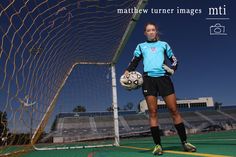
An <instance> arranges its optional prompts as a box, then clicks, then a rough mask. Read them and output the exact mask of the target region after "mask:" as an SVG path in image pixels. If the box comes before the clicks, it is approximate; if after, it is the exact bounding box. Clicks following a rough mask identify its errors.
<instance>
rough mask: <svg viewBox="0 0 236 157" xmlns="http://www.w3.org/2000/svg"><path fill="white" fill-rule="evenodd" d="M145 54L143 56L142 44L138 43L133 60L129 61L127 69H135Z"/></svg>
mask: <svg viewBox="0 0 236 157" xmlns="http://www.w3.org/2000/svg"><path fill="white" fill-rule="evenodd" d="M142 58H143V56H142V51H141V46H140V45H138V46H137V47H136V49H135V51H134V57H133V59H132V60H131V62H130V63H129V65H128V67H127V69H126V71H128V72H130V71H134V70H135V69H136V68H137V66H138V64H139V62H140V61H141V60H142Z"/></svg>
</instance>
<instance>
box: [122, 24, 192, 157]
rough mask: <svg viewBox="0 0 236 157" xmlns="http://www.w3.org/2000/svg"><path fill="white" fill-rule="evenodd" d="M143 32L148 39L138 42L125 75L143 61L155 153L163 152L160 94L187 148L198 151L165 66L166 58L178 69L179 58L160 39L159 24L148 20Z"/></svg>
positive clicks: (143, 87) (144, 86)
mask: <svg viewBox="0 0 236 157" xmlns="http://www.w3.org/2000/svg"><path fill="white" fill-rule="evenodd" d="M144 35H145V36H146V37H147V41H146V42H144V43H140V44H138V45H137V47H136V49H135V51H134V57H133V59H132V61H131V62H130V64H129V66H128V68H127V69H126V71H125V73H124V74H125V75H126V76H128V73H129V72H130V71H134V70H135V69H136V67H137V65H138V63H139V61H140V60H143V65H144V74H143V81H144V82H143V86H142V90H143V95H144V97H145V99H146V102H147V105H148V111H149V123H150V129H151V134H152V137H153V140H154V142H155V144H156V146H155V147H154V150H153V154H154V155H161V154H163V150H162V145H161V138H160V131H159V126H158V117H157V96H162V98H163V100H164V101H165V103H166V105H167V107H168V109H169V111H170V113H171V116H172V119H173V122H174V125H175V128H176V130H177V132H178V135H179V137H180V140H181V142H182V145H183V148H184V150H185V151H188V152H195V151H196V147H195V146H193V145H192V144H190V143H189V142H187V135H186V131H185V126H184V123H183V120H182V117H181V115H180V113H179V112H178V109H177V104H176V96H175V91H174V86H173V84H172V81H171V79H170V77H169V75H170V73H168V72H167V70H165V69H164V68H163V64H164V63H165V57H167V58H168V59H169V60H170V61H171V63H172V69H173V70H174V71H175V70H176V69H177V65H178V61H177V59H176V57H175V56H174V54H173V52H172V49H171V48H170V46H169V45H168V43H166V42H164V41H160V40H159V35H158V27H157V25H156V24H155V23H152V22H149V23H147V24H146V25H145V26H144Z"/></svg>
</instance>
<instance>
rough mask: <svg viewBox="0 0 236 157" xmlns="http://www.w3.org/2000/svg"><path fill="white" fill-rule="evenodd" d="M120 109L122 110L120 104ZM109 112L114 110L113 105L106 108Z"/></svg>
mask: <svg viewBox="0 0 236 157" xmlns="http://www.w3.org/2000/svg"><path fill="white" fill-rule="evenodd" d="M117 109H118V111H119V110H120V107H119V106H118V108H117ZM106 110H107V111H108V112H113V106H109V107H107V109H106Z"/></svg>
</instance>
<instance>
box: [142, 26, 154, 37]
mask: <svg viewBox="0 0 236 157" xmlns="http://www.w3.org/2000/svg"><path fill="white" fill-rule="evenodd" d="M144 35H145V36H146V37H147V38H148V40H153V39H155V38H156V36H157V30H156V27H155V26H154V25H147V26H146V30H145V32H144Z"/></svg>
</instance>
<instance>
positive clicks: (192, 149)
mask: <svg viewBox="0 0 236 157" xmlns="http://www.w3.org/2000/svg"><path fill="white" fill-rule="evenodd" d="M183 147H184V150H185V151H186V152H196V151H197V148H196V147H195V146H194V145H192V144H191V143H188V142H184V143H183Z"/></svg>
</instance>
